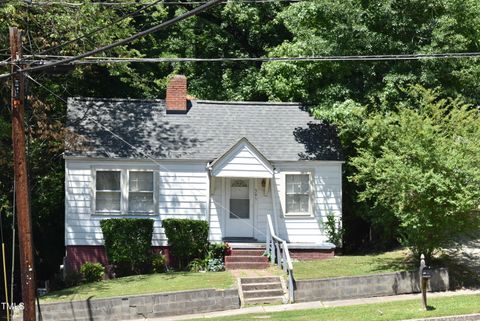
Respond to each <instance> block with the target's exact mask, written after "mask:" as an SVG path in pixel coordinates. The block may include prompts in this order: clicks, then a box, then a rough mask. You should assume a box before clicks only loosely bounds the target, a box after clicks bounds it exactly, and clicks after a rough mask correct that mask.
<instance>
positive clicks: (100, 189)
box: [95, 171, 122, 212]
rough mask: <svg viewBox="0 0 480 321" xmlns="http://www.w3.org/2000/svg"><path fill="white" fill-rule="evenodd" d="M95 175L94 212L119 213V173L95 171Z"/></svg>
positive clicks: (120, 193)
mask: <svg viewBox="0 0 480 321" xmlns="http://www.w3.org/2000/svg"><path fill="white" fill-rule="evenodd" d="M96 174H97V175H96V184H95V186H96V200H95V209H96V211H97V212H120V211H121V199H122V190H121V172H120V171H97V173H96Z"/></svg>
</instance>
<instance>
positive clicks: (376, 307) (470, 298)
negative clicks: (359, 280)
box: [202, 295, 480, 321]
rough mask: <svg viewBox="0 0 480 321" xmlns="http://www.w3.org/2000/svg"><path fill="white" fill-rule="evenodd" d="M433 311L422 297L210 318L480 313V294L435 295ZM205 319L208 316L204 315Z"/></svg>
mask: <svg viewBox="0 0 480 321" xmlns="http://www.w3.org/2000/svg"><path fill="white" fill-rule="evenodd" d="M428 304H429V306H430V310H429V311H423V310H421V309H420V306H421V303H420V301H419V300H409V301H397V302H388V303H378V304H365V305H355V306H346V307H335V308H322V309H312V310H299V311H288V312H275V313H262V314H248V315H240V316H229V317H224V318H214V319H209V320H228V321H241V320H242V321H243V320H245V321H250V320H256V319H258V320H261V319H268V320H279V321H282V320H289V321H290V320H293V321H311V320H328V321H387V320H388V321H395V320H404V319H416V318H428V317H437V316H448V315H458V314H471V313H480V295H462V296H453V297H443V298H432V299H429V302H428ZM202 320H205V319H202Z"/></svg>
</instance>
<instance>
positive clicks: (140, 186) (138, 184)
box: [128, 172, 153, 192]
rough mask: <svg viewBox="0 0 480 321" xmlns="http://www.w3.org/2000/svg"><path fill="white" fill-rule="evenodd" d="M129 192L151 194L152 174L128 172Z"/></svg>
mask: <svg viewBox="0 0 480 321" xmlns="http://www.w3.org/2000/svg"><path fill="white" fill-rule="evenodd" d="M129 178H130V179H129V185H128V186H129V190H130V191H131V192H140V191H146V192H153V172H129Z"/></svg>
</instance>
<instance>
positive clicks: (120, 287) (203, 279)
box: [41, 272, 233, 302]
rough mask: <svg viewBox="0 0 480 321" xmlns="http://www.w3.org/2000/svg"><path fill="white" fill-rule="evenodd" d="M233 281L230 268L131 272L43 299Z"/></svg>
mask: <svg viewBox="0 0 480 321" xmlns="http://www.w3.org/2000/svg"><path fill="white" fill-rule="evenodd" d="M232 285H233V278H232V275H231V274H230V273H229V272H207V273H193V272H171V273H161V274H149V275H138V276H129V277H124V278H118V279H114V280H108V281H102V282H96V283H89V284H83V285H80V286H75V287H71V288H68V289H63V290H60V291H55V292H51V293H49V294H48V295H46V296H44V297H42V298H41V301H42V302H53V301H70V300H83V299H87V298H106V297H114V296H123V295H136V294H145V293H156V292H169V291H182V290H194V289H203V288H210V289H211V288H216V289H226V288H229V287H231V286H232Z"/></svg>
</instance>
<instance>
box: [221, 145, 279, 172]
mask: <svg viewBox="0 0 480 321" xmlns="http://www.w3.org/2000/svg"><path fill="white" fill-rule="evenodd" d="M212 175H213V176H216V177H272V171H271V168H269V165H268V164H265V162H263V160H262V156H260V155H257V153H256V152H255V151H254V150H253V149H252V148H251V147H249V146H248V145H246V144H241V145H239V146H237V147H236V148H234V149H233V150H232V151H231V152H230V153H229V154H228V155H227V156H226V157H225V159H223V160H221V161H220V162H219V163H218V164H215V165H214V168H213V171H212Z"/></svg>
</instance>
